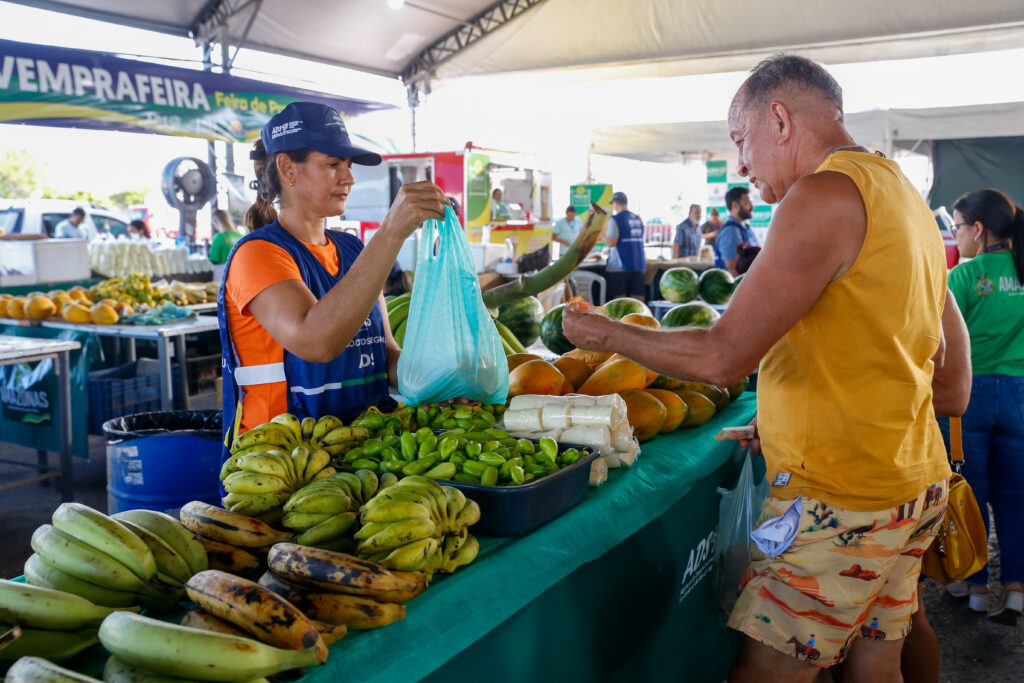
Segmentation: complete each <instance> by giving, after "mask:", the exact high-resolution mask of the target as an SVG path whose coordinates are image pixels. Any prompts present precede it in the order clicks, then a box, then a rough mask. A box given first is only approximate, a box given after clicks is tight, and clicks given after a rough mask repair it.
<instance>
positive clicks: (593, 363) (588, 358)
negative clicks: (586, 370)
mask: <svg viewBox="0 0 1024 683" xmlns="http://www.w3.org/2000/svg"><path fill="white" fill-rule="evenodd" d="M611 355H612V354H611V351H587V350H585V349H573V350H572V351H569V352H568V353H565V354H562V357H563V358H564V357H566V356H568V357H569V358H576V359H578V360H581V361H583V362H584V363H586V364H587V365H589V366H590V369H591V370H596V369H597V367H598V366H599V365H601V364H602V363H604V362H605V361H606V360H608V359H609V358H611Z"/></svg>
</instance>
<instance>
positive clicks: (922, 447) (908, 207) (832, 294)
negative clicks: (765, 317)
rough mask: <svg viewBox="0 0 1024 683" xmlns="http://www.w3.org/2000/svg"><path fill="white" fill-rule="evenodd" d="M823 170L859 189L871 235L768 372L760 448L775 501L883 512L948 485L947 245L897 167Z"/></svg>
mask: <svg viewBox="0 0 1024 683" xmlns="http://www.w3.org/2000/svg"><path fill="white" fill-rule="evenodd" d="M818 171H834V172H837V173H842V174H844V175H846V176H848V177H849V178H850V179H851V180H853V182H854V184H856V186H857V189H858V190H860V195H861V198H862V199H863V201H864V206H865V209H866V212H867V233H866V235H865V237H864V244H863V246H862V247H861V250H860V254H859V255H858V256H857V259H856V261H854V263H853V265H852V267H851V268H850V269H849V270H848V271H846V272H845V273H843V274H842V275H841V276H840V277H838V278H837V279H836V280H834V281H833V282H831V283H830V284H829V285H828V286H827V287H826V288H825V291H824V292H822V294H821V297H819V298H818V300H817V301H816V302H815V303H814V305H813V306H812V307H811V309H810V310H809V311H808V312H807V313H806V314H805V315H804V317H803V318H801V319H800V321H799V322H798V323H797V324H796V325H795V326H794V327H793V328H792V329H791V330H790V331H789V332H787V333H786V335H785V336H784V337H783V338H782V339H780V340H779V341H778V342H777V343H776V344H775V345H774V346H773V347H772V348H771V349H770V350H769V351H768V353H767V354H766V355H765V357H764V359H763V360H762V361H761V367H760V371H759V374H758V384H757V391H758V396H757V403H758V413H759V417H758V427H759V433H760V436H761V444H762V448H763V451H764V455H765V458H766V461H767V466H768V480H769V482H771V483H772V484H773V488H772V495H773V496H778V497H785V498H790V497H796V496H800V495H803V496H810V497H813V498H817V499H819V500H822V501H825V502H827V503H831V504H832V505H837V506H839V507H843V508H847V509H851V510H860V511H876V510H883V509H886V508H890V507H895V506H897V505H900V504H902V503H905V502H907V501H909V500H912V499H913V498H916V497H917V496H918V495H920V494H921V492H922V491H924V490H925V489H926V488H927V487H928V486H929V485H930V484H932V483H934V482H936V481H939V480H941V479H943V478H945V477H948V476H949V475H950V470H949V465H948V464H947V462H946V455H945V448H944V446H943V443H942V435H941V433H940V432H939V428H938V424H937V423H936V421H935V412H934V410H933V409H932V389H931V382H932V372H933V369H934V368H933V363H932V360H931V358H932V356H934V355H935V351H936V350H937V349H938V346H939V339H940V335H941V325H942V323H941V316H942V307H943V304H944V303H945V291H946V262H945V256H944V251H943V246H942V238H941V236H940V234H939V230H938V228H937V226H936V224H935V219H934V218H933V217H932V213H931V211H930V210H929V209H928V206H927V205H926V204H925V202H924V200H922V198H921V195H920V194H919V193H918V191H917V190H916V189H915V188H914V186H913V185H911V184H910V181H908V180H907V178H906V177H905V176H904V175H903V173H902V172H901V171H900V168H899V166H898V165H897V164H896V163H895V162H893V161H890V160H888V159H885V158H884V157H882V156H880V155H875V154H868V153H862V152H834V153H833V154H831V155H829V157H828V158H827V159H826V160H825V162H824V163H823V164H822V165H821V166H820V167H819V168H818ZM818 227H819V229H821V230H828V229H829V226H824V225H823V226H818Z"/></svg>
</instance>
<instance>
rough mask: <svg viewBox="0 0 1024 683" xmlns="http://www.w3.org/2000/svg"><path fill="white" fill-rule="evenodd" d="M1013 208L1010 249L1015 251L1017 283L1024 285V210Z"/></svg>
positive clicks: (1014, 260)
mask: <svg viewBox="0 0 1024 683" xmlns="http://www.w3.org/2000/svg"><path fill="white" fill-rule="evenodd" d="M1013 208H1014V211H1013V227H1012V228H1011V230H1010V248H1011V249H1012V250H1013V265H1014V267H1016V268H1017V282H1019V283H1021V284H1022V285H1024V209H1021V208H1020V207H1019V206H1014V207H1013Z"/></svg>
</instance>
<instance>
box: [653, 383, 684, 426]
mask: <svg viewBox="0 0 1024 683" xmlns="http://www.w3.org/2000/svg"><path fill="white" fill-rule="evenodd" d="M644 391H646V392H647V393H648V394H650V395H651V396H653V397H654V398H656V399H658V400H659V401H661V404H662V405H663V406H665V410H667V411H668V415H667V416H666V417H665V424H663V425H662V426H661V432H660V433H661V434H667V433H668V432H671V431H675V429H676V428H677V427H679V425H681V424H682V423H683V420H684V419H685V418H686V404H685V403H683V399H681V398H679V395H678V394H674V393H672V392H671V391H669V390H668V389H644Z"/></svg>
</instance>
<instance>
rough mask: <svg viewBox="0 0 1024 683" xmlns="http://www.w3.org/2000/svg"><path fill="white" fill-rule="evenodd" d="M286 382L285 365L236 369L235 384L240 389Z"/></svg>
mask: <svg viewBox="0 0 1024 683" xmlns="http://www.w3.org/2000/svg"><path fill="white" fill-rule="evenodd" d="M285 380H286V378H285V375H284V363H267V364H266V365H246V366H240V367H237V368H235V384H237V385H238V386H240V387H247V386H251V385H253V384H273V383H275V382H284V381H285Z"/></svg>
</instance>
